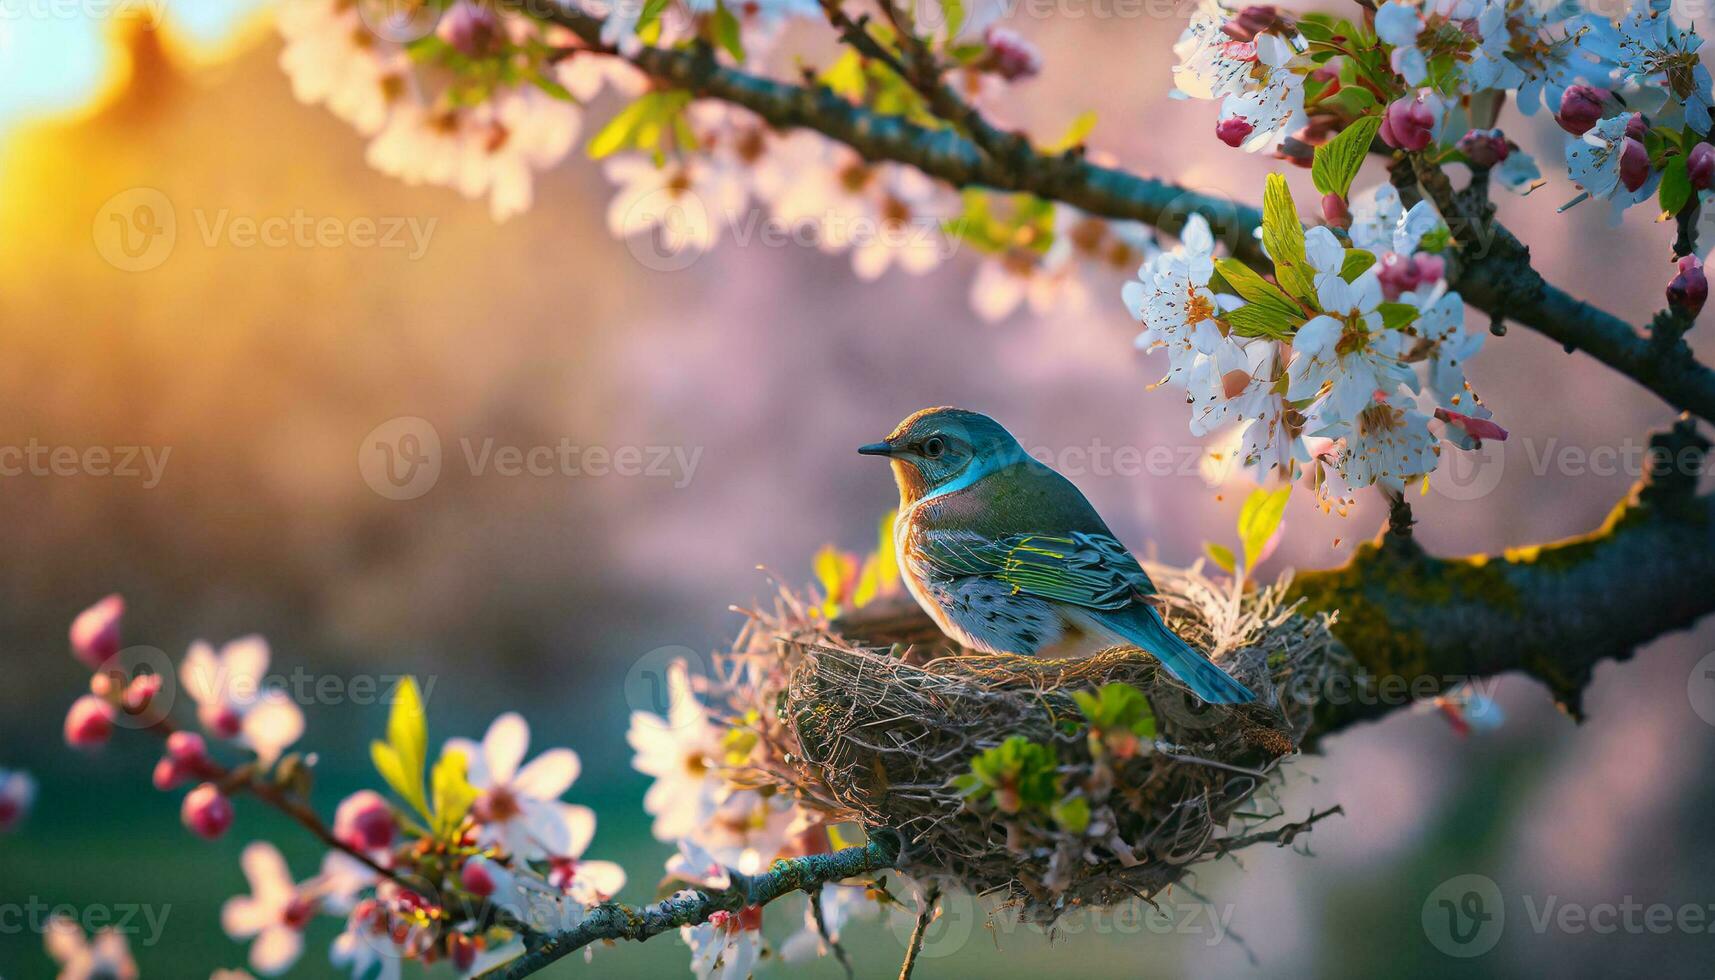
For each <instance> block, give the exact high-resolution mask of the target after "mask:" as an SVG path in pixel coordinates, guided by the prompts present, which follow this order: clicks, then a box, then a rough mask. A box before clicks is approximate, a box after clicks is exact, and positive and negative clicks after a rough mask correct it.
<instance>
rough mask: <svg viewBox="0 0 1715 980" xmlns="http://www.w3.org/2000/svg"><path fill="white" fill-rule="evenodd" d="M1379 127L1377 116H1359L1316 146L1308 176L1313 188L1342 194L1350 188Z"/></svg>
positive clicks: (1380, 122) (1327, 192) (1342, 195)
mask: <svg viewBox="0 0 1715 980" xmlns="http://www.w3.org/2000/svg"><path fill="white" fill-rule="evenodd" d="M1381 127H1382V119H1381V116H1380V115H1367V116H1363V117H1361V118H1359V119H1357V120H1354V121H1353V122H1352V124H1351V125H1349V126H1347V127H1346V128H1345V129H1343V130H1341V131H1340V132H1339V134H1338V135H1336V136H1335V137H1334V138H1333V139H1331V140H1329V141H1328V142H1326V143H1324V144H1322V145H1321V146H1318V147H1317V148H1316V156H1315V158H1314V159H1313V160H1312V161H1311V163H1310V179H1311V180H1312V181H1313V182H1315V184H1316V189H1317V190H1319V191H1321V192H1322V193H1324V194H1338V195H1340V196H1341V197H1345V196H1346V194H1347V193H1348V192H1349V191H1351V189H1352V181H1353V180H1356V179H1357V176H1358V171H1359V170H1361V169H1362V168H1363V166H1364V158H1365V157H1366V156H1368V155H1369V152H1370V144H1371V143H1372V142H1373V141H1374V140H1375V138H1376V133H1377V132H1379V131H1380V130H1381Z"/></svg>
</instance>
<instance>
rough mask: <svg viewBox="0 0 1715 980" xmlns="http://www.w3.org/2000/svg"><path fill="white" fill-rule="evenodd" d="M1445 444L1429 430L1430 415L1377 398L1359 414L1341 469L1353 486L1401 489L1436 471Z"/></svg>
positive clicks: (1342, 457)
mask: <svg viewBox="0 0 1715 980" xmlns="http://www.w3.org/2000/svg"><path fill="white" fill-rule="evenodd" d="M1440 452H1441V447H1440V446H1439V445H1437V443H1436V439H1435V436H1434V435H1433V434H1432V433H1431V432H1430V431H1429V417H1428V416H1426V415H1423V414H1422V413H1420V412H1417V411H1415V410H1413V409H1410V408H1404V407H1401V406H1398V405H1394V404H1392V403H1391V402H1386V401H1377V402H1375V403H1374V404H1371V405H1370V406H1369V407H1367V408H1365V409H1364V410H1363V411H1361V412H1359V413H1358V417H1357V419H1356V421H1355V423H1354V425H1353V427H1352V435H1350V436H1349V437H1347V439H1346V442H1345V448H1344V450H1343V451H1342V452H1341V453H1340V458H1339V468H1340V473H1341V475H1342V476H1344V477H1345V478H1346V480H1347V481H1348V482H1350V483H1351V485H1352V486H1355V487H1367V486H1370V485H1372V484H1374V485H1380V486H1385V487H1389V488H1391V489H1393V490H1396V491H1397V490H1400V489H1402V488H1403V487H1404V485H1405V484H1406V483H1407V482H1409V481H1411V480H1413V479H1415V478H1417V477H1421V476H1423V475H1425V474H1427V473H1431V472H1434V470H1435V464H1436V458H1437V457H1438V456H1439V455H1440Z"/></svg>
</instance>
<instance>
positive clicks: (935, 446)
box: [923, 436, 947, 459]
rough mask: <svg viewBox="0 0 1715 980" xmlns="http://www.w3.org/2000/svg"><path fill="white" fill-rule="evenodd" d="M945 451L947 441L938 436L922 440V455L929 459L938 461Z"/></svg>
mask: <svg viewBox="0 0 1715 980" xmlns="http://www.w3.org/2000/svg"><path fill="white" fill-rule="evenodd" d="M946 451H947V441H946V440H945V439H942V438H941V437H940V436H930V437H929V438H927V439H925V440H923V455H924V456H927V457H928V458H930V459H939V458H940V456H941V454H942V453H944V452H946Z"/></svg>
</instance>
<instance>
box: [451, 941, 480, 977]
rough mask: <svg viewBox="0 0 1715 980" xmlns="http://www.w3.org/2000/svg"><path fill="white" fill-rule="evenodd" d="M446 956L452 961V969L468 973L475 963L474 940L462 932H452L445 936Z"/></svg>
mask: <svg viewBox="0 0 1715 980" xmlns="http://www.w3.org/2000/svg"><path fill="white" fill-rule="evenodd" d="M447 958H448V959H450V960H452V961H453V969H455V970H457V971H458V972H460V973H469V972H470V969H471V967H473V966H475V965H476V941H475V940H473V939H471V938H470V937H469V936H467V935H465V934H464V933H462V932H455V933H453V934H452V935H451V936H448V937H447Z"/></svg>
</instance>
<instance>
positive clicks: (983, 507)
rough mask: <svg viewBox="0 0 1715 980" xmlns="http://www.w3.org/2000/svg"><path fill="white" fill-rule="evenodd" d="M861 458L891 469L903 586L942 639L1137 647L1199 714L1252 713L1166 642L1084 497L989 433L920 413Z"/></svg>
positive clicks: (1122, 550)
mask: <svg viewBox="0 0 1715 980" xmlns="http://www.w3.org/2000/svg"><path fill="white" fill-rule="evenodd" d="M858 452H859V453H862V454H864V455H866V456H884V457H886V458H887V459H888V460H889V461H890V462H891V463H892V466H893V475H894V480H895V482H897V483H898V485H899V515H898V518H897V519H896V521H895V523H894V531H893V537H894V542H893V543H894V547H895V549H896V551H897V553H898V556H899V568H900V571H901V573H902V578H903V579H904V580H905V585H906V588H907V589H908V590H909V591H910V592H911V595H912V596H913V597H914V598H915V599H916V600H917V602H918V604H919V605H921V606H922V607H923V610H924V611H925V612H927V613H928V614H929V616H930V617H931V618H932V619H934V620H935V622H936V624H937V625H939V626H940V627H941V629H942V631H943V632H945V633H946V634H947V635H948V636H950V637H952V638H953V639H955V640H957V641H959V642H960V643H962V644H964V645H965V646H966V647H969V648H971V649H975V650H980V651H984V652H987V653H1013V654H1025V655H1036V656H1044V657H1071V656H1085V655H1089V654H1093V653H1098V652H1100V651H1102V650H1106V649H1111V648H1113V647H1117V646H1129V647H1136V648H1137V649H1140V650H1143V651H1144V652H1146V653H1149V654H1152V655H1154V656H1155V658H1156V659H1157V660H1159V661H1161V664H1162V666H1164V667H1166V668H1167V670H1168V671H1169V672H1170V673H1172V674H1173V676H1174V677H1175V678H1178V680H1179V681H1180V682H1181V683H1183V684H1184V685H1185V686H1186V687H1188V688H1190V689H1191V691H1192V692H1194V693H1195V694H1196V695H1197V696H1198V697H1199V698H1201V699H1203V700H1204V701H1205V702H1207V703H1210V704H1240V703H1244V702H1247V701H1251V700H1253V699H1255V697H1256V695H1255V694H1254V693H1252V692H1251V691H1250V690H1249V689H1247V688H1246V687H1245V686H1244V685H1243V684H1240V683H1239V682H1238V681H1237V680H1235V679H1233V677H1232V676H1231V675H1230V674H1228V673H1227V672H1226V671H1224V670H1222V669H1221V668H1220V667H1217V666H1216V665H1215V664H1213V663H1211V662H1210V661H1209V659H1208V658H1207V657H1205V656H1204V655H1203V654H1202V653H1199V652H1198V651H1197V650H1196V649H1195V648H1194V647H1192V646H1191V645H1190V644H1188V643H1186V642H1185V641H1184V640H1183V639H1181V638H1180V637H1179V636H1178V634H1176V633H1174V632H1173V631H1172V630H1171V629H1169V628H1168V626H1167V624H1166V623H1165V622H1163V621H1162V618H1161V615H1160V613H1158V612H1157V611H1156V609H1155V603H1154V601H1153V597H1154V596H1155V595H1156V590H1155V584H1154V583H1153V582H1151V581H1150V578H1149V575H1148V573H1146V572H1145V571H1144V570H1143V566H1141V565H1139V564H1138V561H1137V559H1136V558H1134V557H1133V556H1132V554H1131V552H1130V551H1128V550H1127V549H1126V547H1125V545H1123V544H1121V543H1120V542H1119V540H1118V539H1117V538H1115V537H1114V535H1113V532H1112V531H1109V530H1108V526H1107V525H1106V524H1105V523H1103V522H1102V518H1101V516H1100V515H1099V514H1097V513H1096V509H1095V508H1094V507H1092V506H1091V505H1090V502H1089V501H1088V500H1087V499H1085V497H1084V495H1083V493H1082V492H1080V491H1079V490H1078V488H1077V487H1076V486H1074V485H1073V484H1072V482H1071V481H1070V480H1068V479H1066V478H1065V477H1064V476H1061V475H1060V474H1059V473H1058V472H1056V471H1055V470H1054V469H1053V468H1052V467H1049V466H1047V465H1045V464H1043V463H1042V462H1040V461H1039V460H1037V459H1035V458H1034V457H1032V456H1031V455H1030V454H1028V453H1026V452H1025V451H1024V448H1023V447H1022V446H1020V445H1019V443H1018V440H1017V439H1015V438H1013V435H1012V433H1010V432H1008V431H1007V430H1006V429H1005V428H1003V427H1002V426H1001V425H1000V423H998V422H996V421H995V420H994V419H991V418H989V417H988V416H986V415H983V414H981V413H979V412H972V411H966V410H964V409H959V408H950V407H941V408H926V409H923V410H922V411H919V412H915V413H913V414H912V415H909V416H907V417H906V419H905V420H904V421H903V422H901V423H899V425H898V426H897V427H896V428H894V430H893V432H892V434H890V435H889V436H888V437H887V438H886V439H885V440H883V441H881V442H877V443H871V444H869V445H867V446H860V447H859V448H858Z"/></svg>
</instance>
